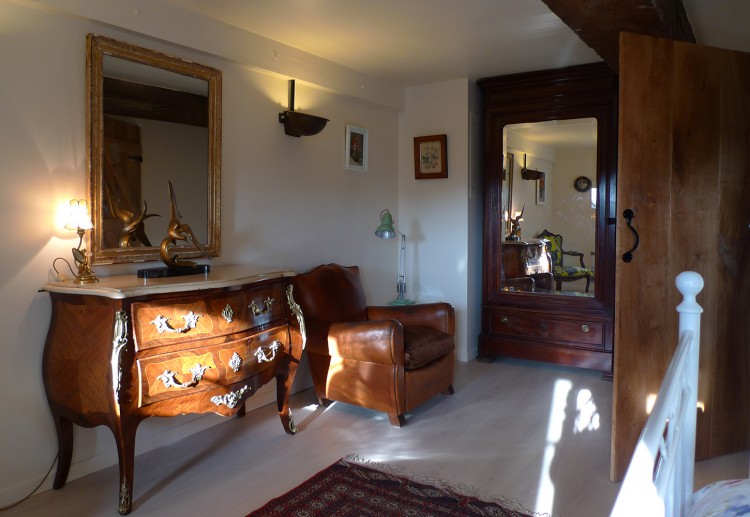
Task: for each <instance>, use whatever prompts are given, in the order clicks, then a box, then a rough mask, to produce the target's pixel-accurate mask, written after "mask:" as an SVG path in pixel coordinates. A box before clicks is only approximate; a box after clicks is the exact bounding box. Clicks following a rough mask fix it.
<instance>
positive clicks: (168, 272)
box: [138, 264, 211, 278]
mask: <svg viewBox="0 0 750 517" xmlns="http://www.w3.org/2000/svg"><path fill="white" fill-rule="evenodd" d="M209 271H211V265H210V264H199V265H197V266H187V267H155V268H151V269H139V270H138V278H170V277H173V276H186V275H203V274H206V273H208V272H209Z"/></svg>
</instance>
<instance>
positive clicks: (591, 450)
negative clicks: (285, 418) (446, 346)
mask: <svg viewBox="0 0 750 517" xmlns="http://www.w3.org/2000/svg"><path fill="white" fill-rule="evenodd" d="M454 385H455V388H456V394H455V395H454V396H452V397H449V398H448V397H437V398H435V399H434V400H432V401H430V402H428V403H427V404H425V405H424V406H422V407H421V408H419V409H417V410H416V411H415V412H414V413H412V414H410V415H408V416H407V425H406V426H404V427H403V428H401V429H397V428H393V427H391V426H390V425H389V424H388V419H387V418H386V416H385V415H383V414H378V413H374V412H372V411H368V410H365V409H361V408H357V407H354V406H348V405H344V404H333V405H332V406H331V407H329V408H327V409H326V410H323V409H322V408H318V407H317V406H316V405H315V404H314V401H315V399H314V395H313V393H312V391H310V390H308V391H305V392H303V393H300V394H298V395H295V396H294V397H293V399H292V408H293V412H294V417H295V421H296V423H297V425H298V427H299V429H300V431H299V432H298V433H297V435H296V436H289V435H286V434H285V433H284V431H283V429H282V427H281V424H280V422H279V419H278V416H277V415H276V413H275V405H270V406H266V407H263V408H261V409H259V410H257V411H254V412H252V413H249V414H248V415H247V416H246V417H245V418H241V419H226V420H223V421H222V423H221V424H219V425H218V426H214V427H212V428H210V429H208V430H206V431H203V432H201V433H197V434H195V435H192V436H190V437H188V438H186V439H184V440H181V441H179V442H176V443H174V444H172V445H169V446H167V447H162V448H160V449H156V450H153V451H151V452H148V453H145V454H143V455H140V456H138V457H137V458H136V471H135V494H134V500H133V508H134V510H133V515H136V516H152V515H160V516H164V515H198V516H202V515H212V516H214V517H225V516H228V517H231V516H243V515H246V514H247V513H248V512H250V511H251V510H253V509H256V508H258V507H260V506H262V505H263V504H264V503H265V502H266V501H267V500H268V499H270V498H272V497H275V496H278V495H281V494H283V493H284V492H286V491H287V490H289V489H291V488H293V487H294V486H296V485H297V484H299V483H301V482H302V481H304V480H305V479H307V478H309V477H310V476H312V475H313V474H314V473H316V472H318V471H319V470H322V469H323V468H325V467H327V466H328V465H330V464H331V463H333V462H335V461H336V460H338V459H339V458H341V457H342V456H346V455H348V454H356V455H359V456H360V457H362V458H364V459H367V460H371V461H376V462H381V463H387V464H389V465H392V466H397V467H401V468H403V469H404V470H406V471H409V472H417V473H419V474H421V475H426V476H430V477H434V478H439V479H441V480H444V481H449V482H452V483H463V484H466V485H470V486H473V487H475V488H477V489H479V490H480V492H482V493H484V494H487V495H502V496H508V497H514V498H516V499H518V500H520V502H521V503H522V504H524V505H525V506H526V507H527V508H529V509H531V510H536V511H540V512H549V513H550V514H553V515H559V516H564V517H566V516H570V517H589V516H591V517H597V516H606V515H608V514H609V508H610V507H611V505H612V503H613V501H614V499H615V497H616V494H617V490H618V487H619V485H618V484H616V483H611V482H610V481H609V443H610V420H611V405H612V384H611V383H609V382H607V381H603V380H601V379H600V378H599V375H598V373H596V372H590V371H586V370H576V369H566V368H559V367H554V366H549V365H544V364H540V363H528V362H520V361H500V360H498V361H496V362H494V363H492V364H483V363H478V362H471V363H468V364H465V363H456V379H455V383H454ZM216 418H217V419H218V418H219V417H216ZM745 476H747V455H746V454H744V455H737V456H730V457H724V458H719V459H718V460H711V461H709V462H702V464H699V469H698V472H697V477H698V483H704V482H709V481H713V480H717V479H727V478H735V477H745ZM117 484H118V474H117V468H116V467H110V468H107V469H104V470H102V471H99V472H96V473H93V474H91V475H88V476H85V477H83V478H80V479H77V480H74V481H72V482H70V483H68V484H67V485H66V486H65V487H64V488H63V489H62V490H57V491H55V490H50V491H47V492H43V493H41V494H39V495H36V496H34V497H32V498H31V499H30V500H28V501H25V502H24V503H22V504H21V505H19V506H17V507H15V508H13V509H11V510H8V511H6V512H3V513H2V516H3V517H10V516H17V515H18V516H20V515H49V516H68V515H70V516H72V515H75V516H81V515H85V516H108V515H117V511H116V506H117Z"/></svg>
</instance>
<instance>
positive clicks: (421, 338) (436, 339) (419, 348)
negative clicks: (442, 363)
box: [404, 327, 454, 370]
mask: <svg viewBox="0 0 750 517" xmlns="http://www.w3.org/2000/svg"><path fill="white" fill-rule="evenodd" d="M453 349H454V344H453V336H449V335H448V334H446V333H445V332H440V331H439V330H435V329H432V328H428V327H404V368H405V369H406V370H414V369H416V368H421V367H422V366H424V365H426V364H428V363H431V362H432V361H434V360H435V359H438V358H440V357H443V356H444V355H446V354H448V353H450V352H452V351H453Z"/></svg>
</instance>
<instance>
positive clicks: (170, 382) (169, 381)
mask: <svg viewBox="0 0 750 517" xmlns="http://www.w3.org/2000/svg"><path fill="white" fill-rule="evenodd" d="M209 368H211V367H210V366H202V365H201V364H200V363H196V364H195V366H193V367H192V368H191V369H190V373H191V374H192V376H193V378H192V379H190V380H189V381H185V382H179V381H178V380H177V373H176V372H173V371H172V370H164V373H162V374H161V375H159V376H157V377H156V379H157V380H160V381H162V382H163V383H164V387H165V388H192V387H194V386H197V385H198V383H199V382H200V381H201V380H202V379H203V374H204V373H205V372H206V370H208V369H209Z"/></svg>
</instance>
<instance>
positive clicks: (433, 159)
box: [414, 135, 448, 180]
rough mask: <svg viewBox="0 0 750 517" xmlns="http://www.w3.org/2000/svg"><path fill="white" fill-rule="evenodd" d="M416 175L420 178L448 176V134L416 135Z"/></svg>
mask: <svg viewBox="0 0 750 517" xmlns="http://www.w3.org/2000/svg"><path fill="white" fill-rule="evenodd" d="M414 177H415V178H416V179H418V180H426V179H437V178H447V177H448V151H447V137H446V135H430V136H416V137H414Z"/></svg>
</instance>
